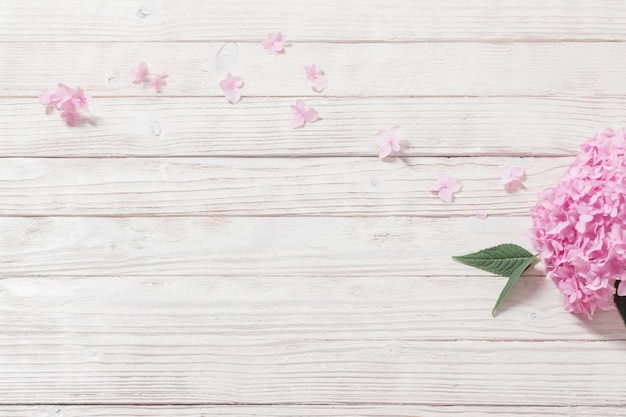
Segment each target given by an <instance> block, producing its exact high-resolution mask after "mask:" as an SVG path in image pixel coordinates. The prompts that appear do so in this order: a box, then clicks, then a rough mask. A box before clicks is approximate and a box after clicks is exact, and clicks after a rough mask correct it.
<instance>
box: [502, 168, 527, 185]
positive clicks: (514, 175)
mask: <svg viewBox="0 0 626 417" xmlns="http://www.w3.org/2000/svg"><path fill="white" fill-rule="evenodd" d="M498 176H499V177H500V184H504V185H505V186H506V187H507V188H513V187H517V186H521V185H522V181H523V180H524V177H525V176H526V172H524V168H520V167H508V166H505V167H501V168H499V169H498Z"/></svg>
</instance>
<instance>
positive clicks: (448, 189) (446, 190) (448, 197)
mask: <svg viewBox="0 0 626 417" xmlns="http://www.w3.org/2000/svg"><path fill="white" fill-rule="evenodd" d="M461 188H463V184H461V181H459V180H458V179H457V178H452V177H450V176H449V175H448V174H447V173H445V172H442V173H441V174H439V177H438V178H437V181H435V183H434V184H433V186H432V187H431V189H430V190H431V191H434V192H437V193H438V194H439V197H440V198H441V199H442V200H443V201H445V202H446V203H451V202H452V199H453V197H454V196H453V194H454V193H457V192H459V191H461Z"/></svg>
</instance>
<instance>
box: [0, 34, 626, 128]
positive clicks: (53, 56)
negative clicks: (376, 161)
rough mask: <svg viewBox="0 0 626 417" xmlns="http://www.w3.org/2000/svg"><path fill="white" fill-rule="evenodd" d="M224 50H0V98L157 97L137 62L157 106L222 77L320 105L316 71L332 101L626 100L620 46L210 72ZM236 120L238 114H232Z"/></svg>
mask: <svg viewBox="0 0 626 417" xmlns="http://www.w3.org/2000/svg"><path fill="white" fill-rule="evenodd" d="M223 45H224V43H222V42H201V43H198V42H176V43H162V42H154V43H142V42H124V43H110V42H103V43H91V42H89V43H83V42H67V43H50V42H46V43H29V42H8V43H0V56H2V57H3V60H4V62H3V66H4V68H6V70H4V71H1V72H0V96H19V97H33V99H34V97H36V96H38V95H39V93H40V92H41V91H42V90H43V89H46V88H53V87H54V86H56V84H57V83H58V82H64V83H66V84H68V85H71V86H78V85H80V86H81V87H83V88H84V89H85V90H86V91H87V92H88V93H90V94H93V95H94V96H148V97H155V96H156V95H157V93H155V92H154V90H153V89H151V88H150V87H149V86H148V85H144V86H141V85H136V84H133V83H132V82H131V81H132V76H131V68H132V67H133V66H134V65H137V62H138V61H145V62H147V63H148V66H149V68H150V69H151V71H153V72H157V73H159V72H166V73H168V74H169V77H168V79H167V81H168V85H167V87H166V88H165V89H164V90H163V93H161V94H160V95H161V96H185V97H190V96H196V97H207V96H208V97H222V96H223V93H222V91H221V90H220V89H219V81H220V80H221V79H222V78H223V76H224V72H225V71H226V70H229V71H232V72H234V73H236V74H238V75H241V76H242V77H243V78H244V79H245V80H246V81H245V86H244V89H243V94H244V96H245V97H255V96H257V97H259V96H260V97H275V96H281V97H313V96H314V97H319V96H320V94H319V93H315V92H314V91H313V90H312V89H311V87H310V83H309V81H308V80H307V79H306V77H305V73H304V70H303V66H304V65H310V64H311V63H313V62H316V63H319V64H320V65H321V66H322V67H323V68H324V70H325V72H326V74H327V75H328V79H329V86H328V88H327V89H326V90H324V94H323V96H331V97H346V96H349V97H369V96H384V97H405V96H585V97H589V96H591V97H605V96H623V95H625V94H626V85H625V84H624V83H623V68H624V67H625V66H626V42H612V43H611V42H608V43H607V42H592V43H517V44H501V43H462V42H461V43H437V44H431V43H429V44H414V43H395V44H381V43H367V44H335V43H330V44H319V43H298V44H295V43H294V45H293V47H291V48H290V49H289V51H288V52H287V53H286V54H285V55H284V56H270V55H268V54H267V52H266V51H265V50H264V49H263V48H262V47H261V46H260V45H259V44H257V43H239V44H238V53H237V57H236V59H233V61H234V62H235V63H234V64H232V65H229V66H221V67H220V69H219V70H217V69H216V64H215V57H216V55H217V54H218V52H219V50H220V48H222V47H223ZM77 56H80V57H81V59H80V60H78V61H76V60H75V57H77ZM607 57H611V58H610V59H607ZM68 62H72V63H73V65H67V63H68ZM220 62H221V61H220ZM9 69H10V70H9ZM33 74H37V80H36V81H35V82H34V80H33ZM245 97H244V100H245ZM233 111H239V110H237V106H234V108H233ZM324 116H325V115H324V114H322V117H324Z"/></svg>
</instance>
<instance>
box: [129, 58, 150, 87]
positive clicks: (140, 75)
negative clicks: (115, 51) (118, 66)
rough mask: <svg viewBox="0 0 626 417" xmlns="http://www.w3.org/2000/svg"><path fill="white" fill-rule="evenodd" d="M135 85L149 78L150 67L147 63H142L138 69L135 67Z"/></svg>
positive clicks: (138, 65)
mask: <svg viewBox="0 0 626 417" xmlns="http://www.w3.org/2000/svg"><path fill="white" fill-rule="evenodd" d="M132 71H133V77H135V78H134V79H133V83H135V84H139V83H141V82H143V81H144V80H145V78H146V77H147V76H148V66H147V65H146V63H145V62H140V63H139V64H137V66H136V67H133V70H132Z"/></svg>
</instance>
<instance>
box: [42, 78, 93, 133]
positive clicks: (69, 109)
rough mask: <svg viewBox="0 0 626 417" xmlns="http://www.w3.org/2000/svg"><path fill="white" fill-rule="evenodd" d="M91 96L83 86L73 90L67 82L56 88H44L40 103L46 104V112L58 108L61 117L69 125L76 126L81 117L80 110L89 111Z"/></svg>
mask: <svg viewBox="0 0 626 417" xmlns="http://www.w3.org/2000/svg"><path fill="white" fill-rule="evenodd" d="M88 101H89V97H88V96H87V95H86V94H85V92H84V91H83V90H82V88H80V87H78V88H76V89H75V90H72V89H71V88H70V87H68V86H67V85H65V84H62V83H59V84H58V86H57V88H56V90H44V91H42V93H41V94H40V95H39V103H41V104H42V105H44V106H46V112H48V110H52V109H53V108H56V109H57V110H60V111H61V118H62V119H64V120H65V122H66V123H67V124H68V126H75V125H76V122H77V120H78V119H79V118H80V111H87V112H88V111H89V107H88Z"/></svg>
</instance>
